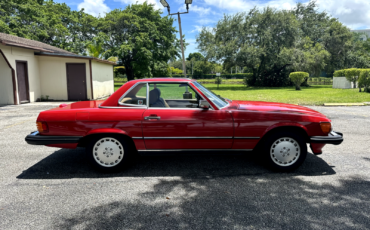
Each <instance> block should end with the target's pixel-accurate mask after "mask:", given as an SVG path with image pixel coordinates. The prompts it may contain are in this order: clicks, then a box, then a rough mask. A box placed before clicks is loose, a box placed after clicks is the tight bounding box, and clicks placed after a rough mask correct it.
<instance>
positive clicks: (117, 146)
mask: <svg viewBox="0 0 370 230" xmlns="http://www.w3.org/2000/svg"><path fill="white" fill-rule="evenodd" d="M123 155H124V149H123V146H122V144H121V143H120V142H119V141H118V140H116V139H115V138H111V137H107V138H102V139H100V140H98V141H97V142H96V143H95V145H94V148H93V156H94V159H95V161H96V162H97V163H98V164H99V165H101V166H104V167H113V166H116V165H118V164H119V163H120V162H121V161H122V159H123Z"/></svg>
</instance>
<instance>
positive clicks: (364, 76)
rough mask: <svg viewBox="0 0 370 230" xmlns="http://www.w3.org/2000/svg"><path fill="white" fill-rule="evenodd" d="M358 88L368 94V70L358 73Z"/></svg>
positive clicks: (369, 81)
mask: <svg viewBox="0 0 370 230" xmlns="http://www.w3.org/2000/svg"><path fill="white" fill-rule="evenodd" d="M358 86H359V87H364V88H365V90H364V91H365V92H368V93H370V69H362V70H361V71H360V77H359V79H358Z"/></svg>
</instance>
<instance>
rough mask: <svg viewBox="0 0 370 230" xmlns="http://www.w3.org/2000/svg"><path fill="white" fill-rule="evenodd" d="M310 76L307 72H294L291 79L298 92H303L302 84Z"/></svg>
mask: <svg viewBox="0 0 370 230" xmlns="http://www.w3.org/2000/svg"><path fill="white" fill-rule="evenodd" d="M309 76H310V75H309V74H308V73H306V72H293V73H290V74H289V78H290V80H291V81H292V82H293V83H294V84H295V89H296V90H301V84H302V83H303V82H304V81H305V78H308V77H309Z"/></svg>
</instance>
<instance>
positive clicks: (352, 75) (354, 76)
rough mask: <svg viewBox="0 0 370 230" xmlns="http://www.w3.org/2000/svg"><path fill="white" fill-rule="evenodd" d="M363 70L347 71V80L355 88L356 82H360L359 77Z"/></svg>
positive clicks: (345, 73) (345, 72)
mask: <svg viewBox="0 0 370 230" xmlns="http://www.w3.org/2000/svg"><path fill="white" fill-rule="evenodd" d="M360 72H361V69H356V68H352V69H345V70H344V75H345V77H346V78H347V80H348V81H350V82H353V88H356V82H357V80H358V77H359V76H360Z"/></svg>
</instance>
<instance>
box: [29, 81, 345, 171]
mask: <svg viewBox="0 0 370 230" xmlns="http://www.w3.org/2000/svg"><path fill="white" fill-rule="evenodd" d="M37 129H38V131H37V132H33V133H31V134H30V135H28V136H27V137H26V142H27V143H28V144H31V145H46V146H51V147H60V148H72V149H73V148H76V147H86V153H87V157H88V159H89V161H90V162H91V163H92V165H93V166H94V167H96V168H97V169H100V170H102V171H107V172H111V171H117V170H119V169H122V168H123V167H125V166H126V165H127V164H128V163H129V162H130V160H131V159H132V157H133V156H134V155H135V154H137V153H138V152H142V151H148V152H151V151H175V152H178V151H223V152H231V151H245V152H246V151H252V150H254V151H253V153H255V154H259V155H261V156H262V157H264V160H265V163H266V164H267V165H268V166H270V167H271V168H273V169H275V170H280V171H290V170H293V169H295V168H297V167H298V166H300V165H301V164H302V163H303V161H304V160H305V158H306V155H307V143H309V144H310V147H311V150H312V152H313V153H314V154H317V155H318V154H321V153H322V148H323V147H324V146H325V144H335V145H338V144H340V143H342V141H343V134H342V133H339V132H334V131H333V130H332V126H331V121H330V119H328V118H327V117H326V116H325V115H323V114H321V113H319V112H317V111H315V110H312V109H309V108H306V107H303V106H297V105H290V104H281V103H270V102H257V101H237V100H229V99H226V98H222V97H221V96H219V95H216V94H214V93H213V92H212V91H210V90H208V89H207V88H206V87H204V86H203V85H201V84H200V83H198V82H197V81H195V80H191V79H185V78H181V79H180V78H179V79H176V78H150V79H140V80H133V81H129V82H127V83H126V84H124V85H123V86H122V87H121V88H120V89H118V90H117V91H116V92H115V93H114V94H112V95H111V96H110V97H109V98H108V99H107V100H105V101H83V102H76V103H72V104H69V105H67V104H61V105H60V106H59V108H55V109H51V110H47V111H44V112H41V113H40V115H39V117H38V118H37Z"/></svg>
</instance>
